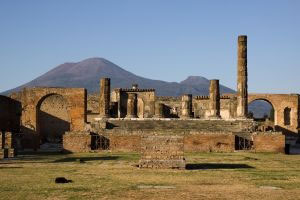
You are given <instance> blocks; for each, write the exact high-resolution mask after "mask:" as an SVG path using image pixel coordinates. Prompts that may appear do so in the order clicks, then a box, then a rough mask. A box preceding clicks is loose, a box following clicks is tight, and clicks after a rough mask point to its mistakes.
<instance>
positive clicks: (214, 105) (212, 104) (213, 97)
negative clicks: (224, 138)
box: [209, 80, 221, 118]
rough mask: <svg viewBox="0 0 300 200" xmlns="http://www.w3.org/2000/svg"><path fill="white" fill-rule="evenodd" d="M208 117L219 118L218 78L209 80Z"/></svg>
mask: <svg viewBox="0 0 300 200" xmlns="http://www.w3.org/2000/svg"><path fill="white" fill-rule="evenodd" d="M209 109H210V116H209V117H210V118H221V115H220V88H219V80H210V86H209Z"/></svg>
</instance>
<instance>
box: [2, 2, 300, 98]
mask: <svg viewBox="0 0 300 200" xmlns="http://www.w3.org/2000/svg"><path fill="white" fill-rule="evenodd" d="M299 9H300V2H299V1H293V0H289V1H276V0H273V1H271V0H269V1H263V2H262V1H251V2H239V1H226V2H224V1H220V0H219V1H217V0H213V1H196V0H190V1H177V0H172V1H171V0H166V1H158V0H153V1H137V0H128V1H121V0H119V1H118V0H113V1H95V0H91V1H88V2H83V1H79V0H73V1H68V0H59V1H58V0H53V1H44V2H41V1H37V0H28V1H26V2H25V1H24V2H21V1H16V0H10V1H1V2H0V25H1V27H2V30H1V35H2V37H0V44H1V48H0V60H1V63H0V66H1V75H2V76H1V79H0V92H3V91H6V90H9V89H12V88H14V87H17V86H19V85H22V84H24V83H26V82H29V81H31V80H32V79H35V78H36V77H38V76H40V75H42V74H44V73H46V72H47V71H49V70H51V69H53V68H54V67H56V66H58V65H60V64H63V63H65V62H79V61H82V60H84V59H87V58H91V57H102V58H105V59H107V60H109V61H111V62H113V63H115V64H117V65H118V66H120V67H122V68H123V69H125V70H127V71H130V72H132V73H134V74H136V75H138V76H142V77H145V78H150V79H155V80H163V81H168V82H180V81H182V80H184V79H186V78H187V77H188V76H203V77H205V78H208V79H220V82H221V83H222V84H223V85H225V86H227V87H230V88H232V89H234V90H235V89H236V79H237V78H236V74H237V72H236V62H237V58H236V54H237V53H236V51H237V36H238V35H241V34H245V35H248V74H249V75H248V79H249V82H248V85H249V92H252V93H254V92H255V93H300V88H299V87H297V85H298V84H299V81H298V74H299V73H300V60H299V59H297V58H298V55H299V52H300V41H299V40H300V39H299V35H300V26H299V21H300V13H299V12H298V11H299Z"/></svg>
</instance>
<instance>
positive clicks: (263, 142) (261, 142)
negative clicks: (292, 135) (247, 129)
mask: <svg viewBox="0 0 300 200" xmlns="http://www.w3.org/2000/svg"><path fill="white" fill-rule="evenodd" d="M284 148H285V136H284V135H282V133H281V132H272V133H271V132H262V133H254V134H253V150H254V151H255V152H277V153H284Z"/></svg>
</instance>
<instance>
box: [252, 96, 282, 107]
mask: <svg viewBox="0 0 300 200" xmlns="http://www.w3.org/2000/svg"><path fill="white" fill-rule="evenodd" d="M254 101H266V102H268V103H269V104H271V106H272V107H273V109H274V110H276V107H275V103H274V102H272V100H271V99H267V98H261V97H257V98H248V105H249V104H251V103H252V102H254Z"/></svg>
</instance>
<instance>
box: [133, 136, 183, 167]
mask: <svg viewBox="0 0 300 200" xmlns="http://www.w3.org/2000/svg"><path fill="white" fill-rule="evenodd" d="M183 141H184V140H183V136H173V135H172V136H168V135H164V136H161V135H159V136H157V135H152V136H143V137H141V159H140V161H139V167H140V168H172V169H174V168H177V169H185V159H184V147H183V146H184V143H183Z"/></svg>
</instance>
